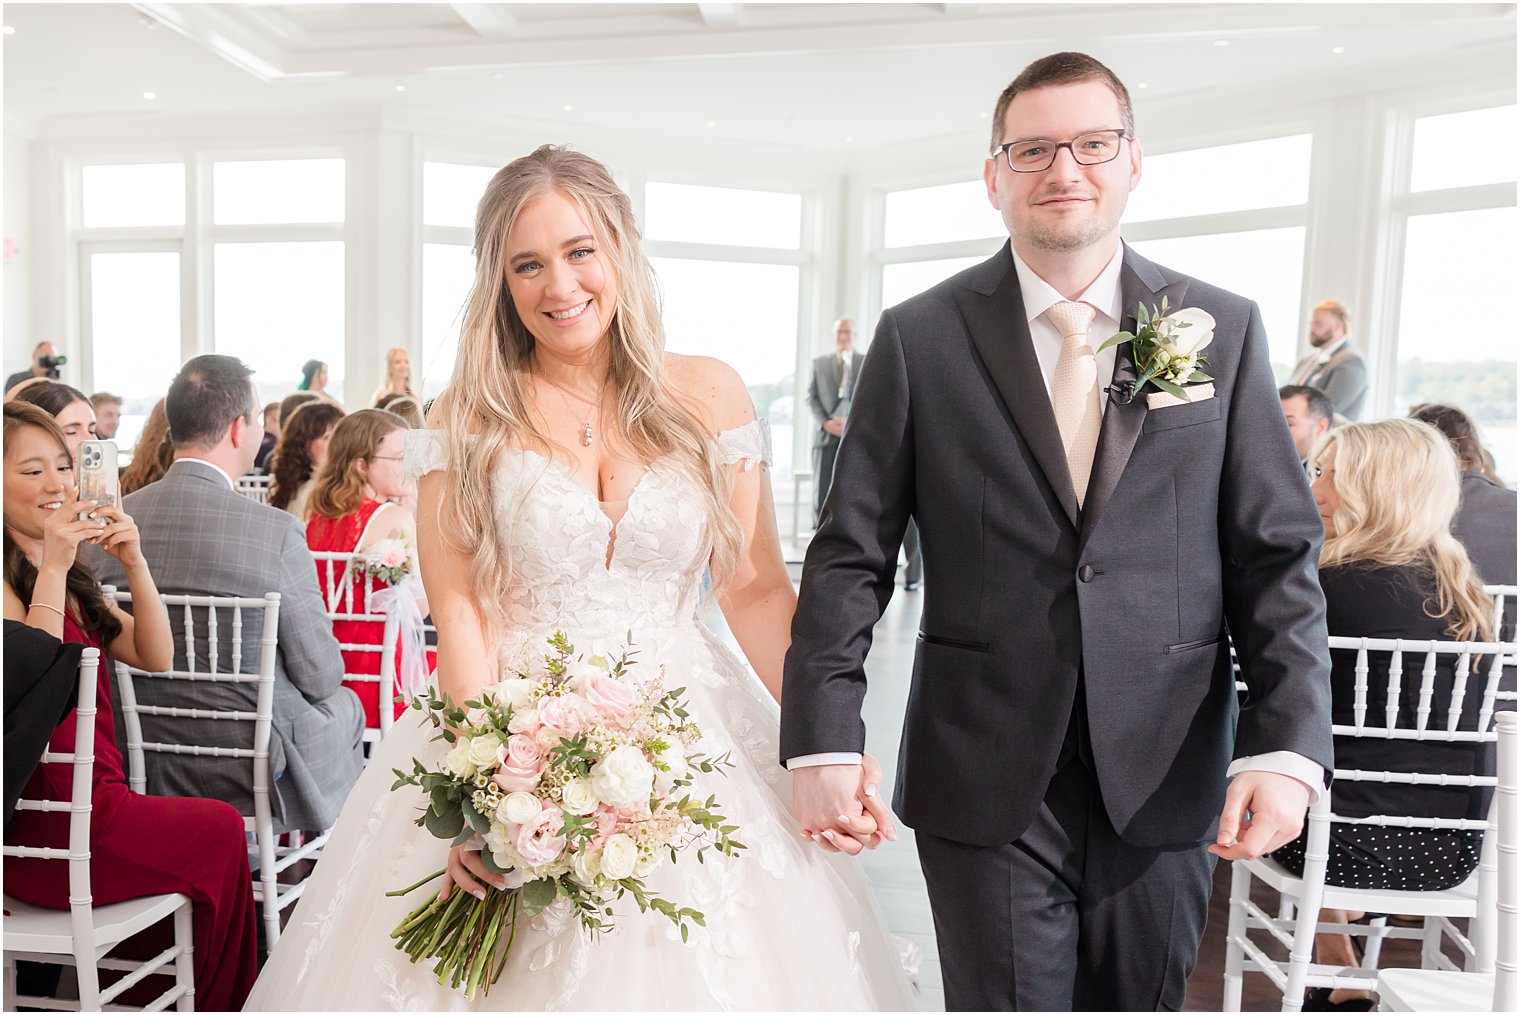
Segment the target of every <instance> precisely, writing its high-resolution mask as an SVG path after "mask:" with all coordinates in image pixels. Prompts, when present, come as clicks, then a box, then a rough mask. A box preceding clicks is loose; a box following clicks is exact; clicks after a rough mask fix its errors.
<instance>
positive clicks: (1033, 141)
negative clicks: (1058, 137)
mask: <svg viewBox="0 0 1520 1015" xmlns="http://www.w3.org/2000/svg"><path fill="white" fill-rule="evenodd" d="M1126 139H1128V140H1133V138H1130V135H1129V133H1128V132H1126V131H1124V130H1122V129H1118V128H1109V129H1107V130H1091V131H1088V132H1087V133H1086V134H1079V135H1078V136H1076V137H1074V138H1072V139H1071V140H1070V141H1046V140H1043V139H1041V138H1030V139H1028V140H1024V141H1009V142H1007V143H1005V144H1000V145H998V146H997V147H996V148H995V149H993V154H994V157H996V156H997V155H1001V156H1003V158H1004V159H1005V160H1007V162H1008V168H1009V169H1012V170H1013V171H1014V172H1015V173H1043V172H1044V171H1045V170H1047V169H1049V168H1050V167H1051V166H1053V165H1055V161H1056V155H1058V154H1059V153H1060V151H1061V149H1062V148H1067V149H1070V151H1071V157H1072V158H1073V159H1075V160H1076V162H1077V165H1079V166H1101V165H1102V164H1103V163H1105V162H1112V161H1113V160H1114V159H1116V158H1118V157H1119V147H1120V145H1119V142H1120V141H1121V140H1126Z"/></svg>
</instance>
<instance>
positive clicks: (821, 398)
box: [807, 317, 865, 525]
mask: <svg viewBox="0 0 1520 1015" xmlns="http://www.w3.org/2000/svg"><path fill="white" fill-rule="evenodd" d="M864 363H865V357H864V356H861V355H858V354H857V353H856V352H855V322H854V321H852V320H850V319H849V318H848V317H841V318H840V319H839V320H837V321H835V322H834V351H833V352H827V353H824V354H823V355H822V356H819V357H818V358H816V359H815V360H813V379H812V381H811V382H810V383H809V384H808V396H807V401H808V408H809V409H811V410H812V412H813V422H814V423H816V424H817V430H815V431H814V433H813V524H814V525H817V524H818V521H819V519H820V518H821V517H822V516H823V502H824V501H825V500H827V499H828V496H829V487H830V486H831V485H833V482H834V458H835V457H836V456H837V455H838V454H839V442H840V440H841V439H842V438H843V437H844V423H845V417H846V416H848V415H849V412H850V403H851V402H852V401H853V400H854V397H855V381H856V379H857V378H858V377H859V376H860V370H861V367H862V366H863V365H864Z"/></svg>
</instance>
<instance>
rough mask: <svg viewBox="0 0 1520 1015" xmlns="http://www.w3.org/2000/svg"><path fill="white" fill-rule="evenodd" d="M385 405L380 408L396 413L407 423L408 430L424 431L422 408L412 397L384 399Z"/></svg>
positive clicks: (395, 396)
mask: <svg viewBox="0 0 1520 1015" xmlns="http://www.w3.org/2000/svg"><path fill="white" fill-rule="evenodd" d="M384 402H385V404H384V405H382V406H379V408H381V409H384V410H385V411H386V412H394V413H395V414H396V415H398V416H400V417H401V418H402V419H403V420H405V421H406V427H407V429H408V430H421V429H422V406H421V404H419V403H418V401H417V399H415V398H413V397H412V396H411V395H391V396H388V397H386V398H385V399H384Z"/></svg>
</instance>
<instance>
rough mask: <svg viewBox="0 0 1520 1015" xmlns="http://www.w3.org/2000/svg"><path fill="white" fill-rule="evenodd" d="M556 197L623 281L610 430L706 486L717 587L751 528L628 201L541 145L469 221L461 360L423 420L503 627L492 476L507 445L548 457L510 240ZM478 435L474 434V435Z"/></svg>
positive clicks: (604, 177) (449, 529)
mask: <svg viewBox="0 0 1520 1015" xmlns="http://www.w3.org/2000/svg"><path fill="white" fill-rule="evenodd" d="M550 191H555V192H558V193H559V194H562V195H564V196H565V197H566V198H568V199H569V200H570V201H571V202H572V203H574V204H575V206H576V207H577V208H578V209H579V211H580V213H581V215H582V216H583V217H584V218H585V220H586V222H587V223H589V224H590V226H591V229H592V232H593V233H594V234H595V235H596V239H597V244H598V247H599V248H600V249H601V251H603V252H604V253H605V254H606V256H607V260H608V262H609V267H610V268H611V271H612V273H613V275H614V277H615V279H616V283H617V293H618V298H617V306H616V307H614V308H613V315H612V322H611V324H610V325H609V327H608V330H607V335H606V341H607V343H608V350H607V351H608V381H609V386H610V387H611V388H612V390H613V391H614V392H615V393H616V397H617V411H616V413H615V415H614V419H615V421H616V426H617V427H618V429H619V430H620V431H621V434H622V436H623V437H624V438H625V439H626V440H627V441H628V443H629V445H630V447H631V448H632V449H633V451H634V452H635V453H636V454H637V455H638V456H639V457H640V458H641V459H643V460H644V461H645V462H654V461H655V460H657V459H665V460H667V461H668V462H669V463H670V464H672V465H673V466H674V467H675V468H677V469H679V470H681V471H683V472H685V473H687V474H688V475H690V476H691V478H692V479H694V480H695V481H696V482H697V485H698V486H699V487H700V488H701V489H702V490H703V491H704V501H705V506H706V514H707V527H708V531H709V532H710V533H711V535H712V539H713V552H712V559H711V562H710V566H711V569H712V577H713V586H714V589H715V590H721V589H722V588H723V587H724V586H725V585H726V583H727V582H728V581H729V580H730V579H731V578H732V577H733V575H734V572H735V571H736V570H737V568H738V563H739V554H740V552H741V549H742V542H743V533H742V530H741V529H740V526H739V521H738V518H737V517H735V515H734V512H733V509H732V507H731V506H730V504H729V494H730V486H731V484H730V481H729V477H728V475H727V472H726V470H724V469H723V468H722V462H721V460H720V459H719V458H718V457H717V454H716V452H715V449H714V446H713V442H712V439H711V436H710V435H709V434H708V432H707V428H706V426H704V424H703V423H702V421H701V420H700V419H699V418H698V416H697V415H696V413H695V412H694V411H692V409H691V408H690V407H689V406H688V405H687V404H685V403H684V401H683V399H682V398H681V397H680V395H679V394H678V392H676V390H675V389H674V388H673V386H672V385H671V383H670V380H669V378H668V377H667V375H666V372H665V331H664V327H663V326H662V324H661V322H660V307H659V297H658V293H657V289H656V284H655V277H654V269H653V268H652V267H651V266H650V264H649V260H648V258H646V257H645V256H644V252H643V249H642V248H641V246H640V233H639V227H638V223H637V222H636V221H635V220H634V217H633V207H632V205H631V204H630V202H629V200H628V195H626V194H624V193H623V192H622V191H621V190H620V189H618V186H617V184H616V183H614V182H613V179H612V175H611V174H610V173H608V172H607V169H606V167H605V166H603V165H602V164H601V163H600V162H598V161H597V160H595V159H593V158H591V157H590V156H589V155H584V154H582V153H580V152H575V151H570V150H569V149H566V148H561V147H557V146H554V145H544V146H543V147H541V148H539V149H537V150H536V151H534V152H533V153H532V154H531V155H526V156H524V157H522V158H520V159H516V160H514V161H513V162H510V163H508V164H507V165H506V166H505V167H504V168H503V169H502V170H501V171H500V172H498V173H497V174H496V175H495V176H494V177H492V178H491V182H490V184H489V185H487V187H486V192H485V196H484V197H482V198H481V200H480V206H479V208H478V210H477V211H476V215H475V250H474V253H475V282H474V285H473V287H472V288H471V290H470V296H469V300H468V301H467V303H466V305H465V311H464V325H463V329H462V332H461V334H460V339H459V356H458V359H457V360H456V361H455V364H454V373H453V376H452V377H451V378H450V380H449V386H448V389H447V390H446V391H445V392H444V393H443V394H442V395H441V396H440V397H439V398H438V401H437V404H436V405H435V406H434V407H433V411H432V412H431V413H430V414H429V422H430V423H432V422H433V420H434V419H435V418H436V419H437V421H438V422H437V424H436V425H439V426H441V427H442V428H443V430H444V431H445V433H446V435H447V441H448V449H449V450H448V474H447V476H448V478H447V481H446V483H445V486H444V495H443V502H442V505H441V517H440V523H441V522H442V521H443V520H444V519H446V520H447V524H440V528H441V530H442V531H443V533H444V538H445V539H446V540H447V541H448V543H449V545H450V546H451V547H453V548H454V549H456V550H461V551H464V552H467V553H470V554H472V555H473V562H472V564H471V568H470V577H471V581H472V582H473V584H474V586H475V588H476V589H479V590H481V592H482V594H481V595H478V596H476V597H475V598H476V602H477V603H479V604H480V605H481V613H482V618H481V619H482V620H484V621H485V622H486V623H487V625H488V628H489V629H491V630H493V631H494V630H499V626H500V624H501V622H502V620H503V617H502V604H504V603H505V602H506V601H507V598H508V594H507V590H508V589H510V587H511V584H512V580H513V575H512V573H511V566H510V563H509V562H508V560H507V559H506V557H505V555H503V554H502V553H501V549H500V545H501V544H500V543H499V542H498V540H497V533H496V520H495V516H494V503H495V498H494V496H493V489H492V477H493V476H495V474H496V466H497V464H498V462H499V461H500V459H501V455H502V453H503V452H504V451H506V450H507V449H508V448H510V447H516V448H525V449H528V450H533V451H538V452H541V453H544V454H548V455H553V454H554V453H555V452H556V450H559V451H563V449H557V448H556V446H555V445H554V443H553V442H552V441H550V440H549V438H548V436H547V435H546V434H545V433H544V432H543V430H542V429H541V428H540V427H539V426H538V424H537V423H536V422H535V421H534V415H533V412H532V411H531V409H530V406H531V399H530V397H529V392H530V390H531V387H530V386H531V378H530V371H531V367H532V363H533V349H534V339H533V336H532V334H531V333H530V332H529V331H528V329H527V326H526V325H525V324H524V323H523V320H522V318H521V317H520V316H519V315H518V312H517V307H516V306H515V305H514V304H513V302H512V296H511V294H510V293H509V292H508V291H507V284H506V262H507V252H506V243H507V235H508V233H510V232H511V229H512V226H513V223H515V222H516V221H517V217H518V216H519V215H520V214H521V213H522V210H523V208H524V207H525V206H527V205H528V203H529V202H531V201H533V200H534V199H535V198H538V197H540V196H542V195H544V194H546V193H548V192H550ZM472 435H473V437H472Z"/></svg>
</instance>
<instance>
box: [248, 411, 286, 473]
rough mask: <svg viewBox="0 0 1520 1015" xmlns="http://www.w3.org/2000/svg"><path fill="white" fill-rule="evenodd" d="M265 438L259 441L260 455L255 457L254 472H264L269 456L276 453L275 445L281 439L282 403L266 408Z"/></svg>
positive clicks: (264, 418) (264, 417) (264, 421)
mask: <svg viewBox="0 0 1520 1015" xmlns="http://www.w3.org/2000/svg"><path fill="white" fill-rule="evenodd" d="M263 423H264V436H263V438H262V439H261V440H260V441H259V453H258V454H257V455H254V456H253V471H255V472H263V471H264V463H265V462H266V461H268V460H269V455H270V453H271V452H272V451H274V446H275V444H276V443H277V442H278V441H279V439H280V403H279V402H270V403H269V404H268V405H266V406H264V412H263Z"/></svg>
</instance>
